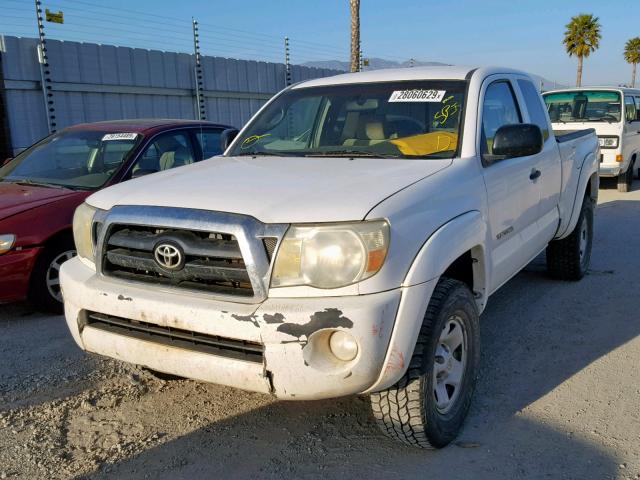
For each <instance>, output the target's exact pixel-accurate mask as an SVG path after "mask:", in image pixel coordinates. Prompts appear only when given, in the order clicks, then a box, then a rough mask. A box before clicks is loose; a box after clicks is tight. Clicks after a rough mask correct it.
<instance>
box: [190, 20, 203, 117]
mask: <svg viewBox="0 0 640 480" xmlns="http://www.w3.org/2000/svg"><path fill="white" fill-rule="evenodd" d="M191 20H192V27H193V53H194V55H195V59H196V65H195V68H194V73H195V79H196V117H197V118H198V120H206V119H207V110H206V103H205V100H204V75H203V73H202V58H201V56H200V34H199V32H198V22H197V20H196V19H195V18H193V17H192V18H191Z"/></svg>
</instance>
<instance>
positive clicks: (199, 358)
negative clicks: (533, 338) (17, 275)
mask: <svg viewBox="0 0 640 480" xmlns="http://www.w3.org/2000/svg"><path fill="white" fill-rule="evenodd" d="M222 142H223V144H224V145H226V149H225V153H224V155H223V156H221V157H215V158H212V159H209V160H205V161H203V162H200V163H198V164H194V165H189V166H183V167H179V168H175V169H172V170H169V171H166V172H161V173H159V174H157V175H152V176H149V177H144V178H140V179H136V180H132V181H130V182H126V183H123V184H120V185H116V186H113V187H110V188H107V189H105V190H102V191H100V192H97V193H94V194H93V195H91V196H90V197H88V198H87V200H86V202H85V203H83V204H82V205H81V206H80V207H79V208H78V209H77V210H76V213H75V217H74V224H73V229H74V237H75V242H76V247H77V251H78V255H77V257H76V258H74V259H72V260H70V261H68V262H66V263H65V264H64V265H63V267H62V270H61V284H62V291H63V295H64V302H65V312H66V319H67V323H68V327H69V329H70V331H71V334H72V335H73V338H74V339H75V341H76V342H77V344H78V345H79V346H80V348H82V349H84V350H86V351H88V352H93V353H96V354H100V355H105V356H108V357H112V358H115V359H119V360H122V361H126V362H130V363H133V364H138V365H141V366H144V367H146V368H148V369H151V370H154V371H159V372H163V373H165V374H171V375H176V376H181V377H188V378H192V379H196V380H200V381H205V382H214V383H218V384H223V385H228V386H232V387H238V388H241V389H246V390H250V391H255V392H263V393H265V394H270V395H273V396H275V397H277V398H280V399H289V400H305V399H322V398H332V397H338V396H343V395H350V394H368V395H369V396H370V399H371V406H372V410H373V415H374V416H375V418H376V419H377V422H378V423H379V425H380V426H381V428H382V430H383V431H384V432H385V433H386V434H387V435H389V436H391V437H393V438H396V439H398V440H400V441H402V442H405V443H407V444H410V445H414V446H418V447H436V448H438V447H443V446H445V445H447V444H448V443H449V442H450V441H451V440H452V439H453V438H454V437H455V436H456V434H457V432H458V431H459V429H460V428H461V426H462V424H463V420H464V418H465V416H466V413H467V411H468V408H469V404H470V402H471V397H472V393H473V390H474V383H475V379H476V375H477V373H478V368H479V359H480V330H479V326H478V322H479V320H478V319H479V315H480V313H481V312H482V311H483V310H484V308H485V307H486V305H487V301H488V299H489V296H490V295H491V294H493V293H494V292H495V291H496V290H498V289H499V288H500V287H501V286H502V285H503V284H504V283H505V282H507V281H508V280H509V279H510V278H511V277H513V276H514V275H515V274H517V273H518V272H519V271H520V270H521V269H522V268H523V267H525V266H526V265H527V264H528V263H529V262H530V261H531V260H532V259H533V258H534V257H536V256H538V255H539V254H540V253H541V252H543V251H545V250H546V262H547V266H548V270H549V273H550V274H551V275H552V276H553V277H556V278H558V279H566V280H579V279H580V278H581V277H582V276H583V275H584V274H585V271H586V270H587V268H588V266H589V261H590V256H591V244H592V232H593V213H594V203H595V202H596V197H597V194H598V161H597V159H598V155H599V146H598V138H597V136H596V135H595V133H594V132H593V131H592V130H583V131H573V132H570V133H565V134H563V135H562V136H559V135H555V134H554V132H553V131H552V129H551V126H550V123H549V117H548V115H547V112H546V110H545V106H544V103H543V100H542V98H541V96H540V94H539V93H538V91H537V90H536V88H535V86H534V83H533V81H532V79H531V77H530V76H528V75H527V74H525V73H521V72H518V71H515V70H510V69H505V68H474V69H471V68H462V67H438V68H433V67H431V68H407V69H401V70H380V71H372V72H363V73H355V74H344V75H339V76H335V77H330V78H322V79H315V80H310V81H306V82H303V83H299V84H296V85H294V86H291V87H288V88H286V89H285V90H283V91H282V92H281V93H279V94H278V95H276V96H275V97H274V98H272V99H271V100H270V101H269V102H267V103H266V104H265V105H264V106H263V107H262V108H261V110H260V111H259V112H258V113H257V114H256V115H255V116H254V117H253V118H252V119H251V120H250V121H249V123H248V124H247V125H246V126H245V127H244V128H243V129H242V131H240V132H237V131H229V130H228V131H226V133H225V134H224V135H223V140H222ZM550 288H551V284H550ZM550 293H551V292H550ZM513 348H516V346H515V345H514V346H513Z"/></svg>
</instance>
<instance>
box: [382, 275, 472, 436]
mask: <svg viewBox="0 0 640 480" xmlns="http://www.w3.org/2000/svg"><path fill="white" fill-rule="evenodd" d="M479 363H480V327H479V320H478V309H477V307H476V304H475V300H474V298H473V295H472V293H471V291H470V290H469V288H468V287H467V286H466V285H465V284H464V283H462V282H459V281H457V280H451V279H449V278H444V277H443V278H441V279H440V281H439V282H438V285H437V286H436V288H435V290H434V292H433V295H432V296H431V300H430V301H429V307H428V308H427V312H426V314H425V316H424V319H423V321H422V328H421V329H420V334H419V336H418V341H417V343H416V347H415V350H414V352H413V356H412V357H411V362H410V363H409V367H408V369H407V371H406V372H405V374H404V376H403V377H402V378H401V379H400V380H399V381H398V383H396V384H395V385H393V386H392V387H390V388H388V389H386V390H383V391H381V392H376V393H372V394H371V409H372V411H373V416H374V417H375V419H376V422H377V424H378V426H379V427H380V429H381V430H382V431H383V432H384V433H385V434H386V435H387V436H389V437H391V438H393V439H395V440H399V441H400V442H403V443H405V444H408V445H412V446H414V447H420V448H442V447H444V446H446V445H447V444H449V442H451V441H452V440H453V439H454V438H455V437H456V436H457V434H458V432H459V431H460V429H461V427H462V424H463V422H464V419H465V417H466V415H467V412H468V410H469V405H470V404H471V397H472V396H473V390H474V387H475V382H476V376H477V373H478V366H479Z"/></svg>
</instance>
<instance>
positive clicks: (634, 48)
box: [624, 37, 640, 88]
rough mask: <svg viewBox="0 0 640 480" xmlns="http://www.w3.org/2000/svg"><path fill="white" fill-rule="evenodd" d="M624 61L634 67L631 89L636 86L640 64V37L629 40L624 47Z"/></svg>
mask: <svg viewBox="0 0 640 480" xmlns="http://www.w3.org/2000/svg"><path fill="white" fill-rule="evenodd" d="M624 59H625V60H626V61H627V62H629V63H630V64H631V65H633V69H632V70H631V88H634V87H635V86H636V65H638V63H640V37H635V38H632V39H631V40H627V43H626V44H625V46H624Z"/></svg>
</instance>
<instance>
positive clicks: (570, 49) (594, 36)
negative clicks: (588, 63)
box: [562, 13, 602, 87]
mask: <svg viewBox="0 0 640 480" xmlns="http://www.w3.org/2000/svg"><path fill="white" fill-rule="evenodd" d="M601 38H602V35H601V34H600V23H599V22H598V17H594V16H593V15H591V14H586V13H583V14H580V15H576V16H575V17H572V18H571V21H570V22H569V23H568V24H567V25H566V31H565V32H564V40H563V42H562V43H564V46H565V48H566V50H567V53H568V54H569V56H570V57H573V56H574V55H575V56H576V57H578V75H577V77H576V86H577V87H580V86H581V85H582V62H583V60H584V58H586V57H588V56H589V55H591V54H592V53H593V52H595V51H596V50H597V49H598V47H599V46H600V39H601Z"/></svg>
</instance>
